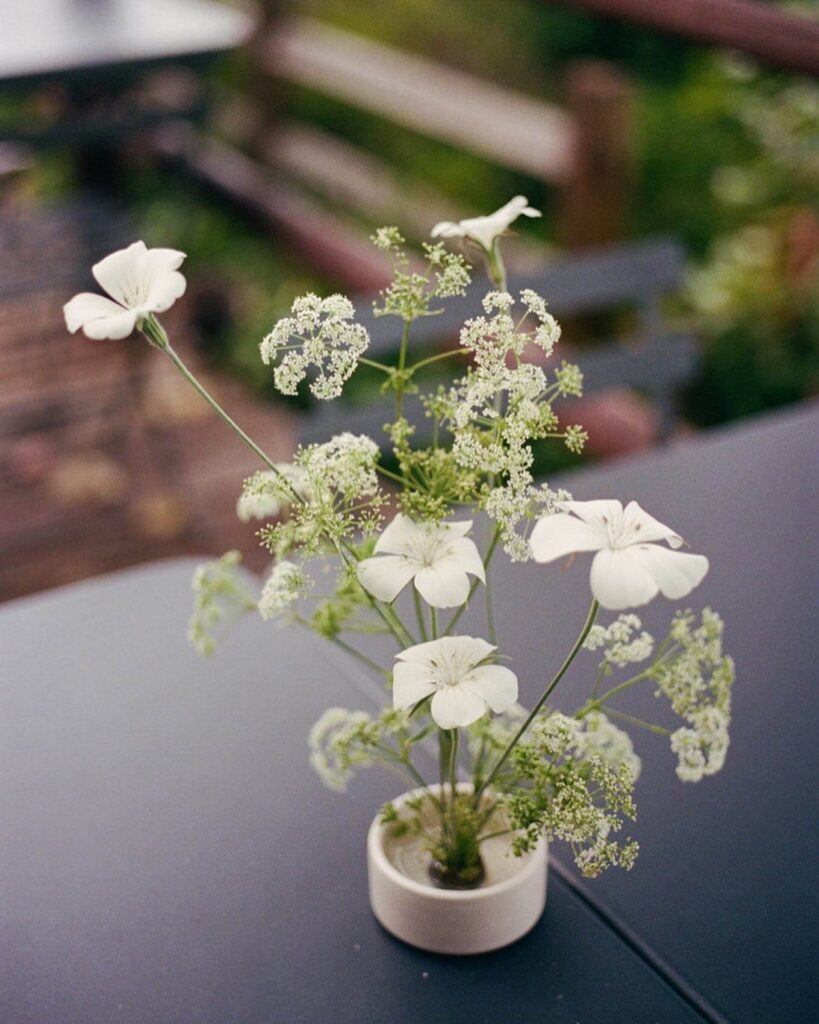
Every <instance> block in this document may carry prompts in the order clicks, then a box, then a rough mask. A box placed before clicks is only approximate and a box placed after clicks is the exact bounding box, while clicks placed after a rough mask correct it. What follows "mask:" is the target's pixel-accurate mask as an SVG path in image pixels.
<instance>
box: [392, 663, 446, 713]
mask: <svg viewBox="0 0 819 1024" xmlns="http://www.w3.org/2000/svg"><path fill="white" fill-rule="evenodd" d="M436 689H437V687H436V685H435V683H434V682H433V681H432V680H431V679H430V678H429V676H428V675H427V674H426V672H425V669H424V668H423V666H420V665H418V664H411V663H407V662H403V661H399V662H398V663H397V664H396V665H395V667H394V668H393V670H392V706H393V707H394V708H409V707H412V705H413V704H417V703H418V701H419V700H423V699H424V697H428V696H429V695H430V694H431V693H434V692H435V690H436Z"/></svg>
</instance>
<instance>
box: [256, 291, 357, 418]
mask: <svg viewBox="0 0 819 1024" xmlns="http://www.w3.org/2000/svg"><path fill="white" fill-rule="evenodd" d="M291 313H292V316H289V317H285V318H284V319H283V320H279V322H278V323H277V324H276V326H275V327H274V328H273V330H272V331H271V332H270V333H269V334H268V335H267V337H265V338H264V339H263V341H262V343H261V345H260V347H259V351H260V352H261V356H262V362H264V363H265V364H266V365H270V364H271V363H275V362H277V360H278V364H277V365H276V367H275V369H274V371H273V380H274V382H275V385H276V387H277V388H278V390H279V391H280V392H281V393H282V394H283V395H296V394H298V388H299V384H300V383H301V382H302V381H303V380H304V379H305V378H306V377H307V375H308V372H309V371H310V370H311V369H312V370H314V371H315V373H314V375H313V380H312V382H311V384H310V391H311V392H312V393H313V395H314V396H315V397H316V398H321V399H325V400H329V399H332V398H338V396H339V395H340V394H341V392H342V389H343V387H344V384H345V382H346V381H347V380H349V379H350V377H351V376H352V375H353V373H354V372H355V370H356V368H357V366H358V360H359V357H360V356H362V355H363V354H364V352H366V351H367V348H368V346H369V344H370V336H369V333H368V331H367V329H366V327H364V326H363V325H362V324H357V323H355V322H354V321H353V317H354V316H355V309H354V307H353V304H352V302H350V300H349V299H348V298H346V297H345V296H343V295H330V296H329V297H328V298H326V299H320V298H319V297H318V295H314V294H312V293H310V294H308V295H304V296H302V297H301V298H298V299H296V300H295V301H294V303H293V306H292V309H291Z"/></svg>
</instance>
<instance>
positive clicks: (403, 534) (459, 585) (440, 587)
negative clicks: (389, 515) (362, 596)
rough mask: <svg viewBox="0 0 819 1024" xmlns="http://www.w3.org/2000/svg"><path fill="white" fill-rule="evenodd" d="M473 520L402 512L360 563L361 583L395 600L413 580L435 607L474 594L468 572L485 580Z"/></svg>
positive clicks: (447, 605)
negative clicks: (436, 519)
mask: <svg viewBox="0 0 819 1024" xmlns="http://www.w3.org/2000/svg"><path fill="white" fill-rule="evenodd" d="M471 528H472V522H471V520H470V521H467V522H463V523H416V522H414V521H413V520H412V519H410V518H409V517H408V516H405V515H402V514H401V513H399V514H398V515H397V516H396V517H395V518H394V519H393V521H392V522H391V523H390V525H389V526H388V527H387V528H386V530H384V532H383V533H382V534H381V536H380V537H379V538H378V541H377V543H376V545H375V555H374V556H373V557H372V558H365V559H364V560H363V561H362V562H360V563H359V566H358V579H359V582H360V583H361V585H362V587H364V589H365V590H368V591H369V592H370V593H371V594H372V595H373V597H377V598H378V600H379V601H387V602H391V601H394V600H395V599H396V597H397V596H398V595H399V593H400V592H401V591H402V590H403V589H404V587H405V586H406V585H407V584H408V583H409V581H410V580H413V581H414V582H415V588H416V589H417V591H418V593H419V594H420V595H421V597H423V599H424V600H425V601H426V602H427V604H429V605H431V606H432V607H433V608H455V607H457V606H458V605H461V604H463V603H464V601H465V600H466V599H467V596H468V595H469V575H468V574H469V573H471V574H472V575H473V576H477V577H478V579H479V580H481V581H482V582H483V583H485V582H486V574H485V572H484V567H483V562H482V561H481V556H480V554H479V553H478V549H477V547H476V546H475V542H474V541H472V540H469V538H468V537H467V536H466V534H467V533H469V531H470V529H471Z"/></svg>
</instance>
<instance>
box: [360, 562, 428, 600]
mask: <svg viewBox="0 0 819 1024" xmlns="http://www.w3.org/2000/svg"><path fill="white" fill-rule="evenodd" d="M414 573H415V568H414V567H413V566H412V565H411V564H410V563H409V562H407V560H406V559H405V558H402V557H401V556H400V555H386V556H383V557H378V558H365V559H364V560H363V561H362V562H359V563H358V582H359V583H360V584H361V586H362V587H364V589H365V590H367V591H369V592H370V593H371V594H372V595H373V597H376V598H378V600H379V601H386V602H387V603H390V602H392V601H394V600H395V599H396V597H398V595H399V594H400V593H401V591H402V590H403V589H404V587H405V586H406V585H407V584H408V583H409V581H410V580H411V579H412V577H413V575H414Z"/></svg>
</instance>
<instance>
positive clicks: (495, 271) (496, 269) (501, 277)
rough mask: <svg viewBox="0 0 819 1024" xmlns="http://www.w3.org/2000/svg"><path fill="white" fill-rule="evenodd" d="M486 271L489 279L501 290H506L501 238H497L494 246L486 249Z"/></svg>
mask: <svg viewBox="0 0 819 1024" xmlns="http://www.w3.org/2000/svg"><path fill="white" fill-rule="evenodd" d="M486 272H487V274H488V275H489V280H490V281H491V282H492V284H493V285H494V286H495V288H496V289H497V290H498V291H499V292H505V291H506V267H505V266H504V265H503V258H502V256H501V254H500V239H499V238H495V239H494V240H493V242H492V248H491V249H487V250H486Z"/></svg>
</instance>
